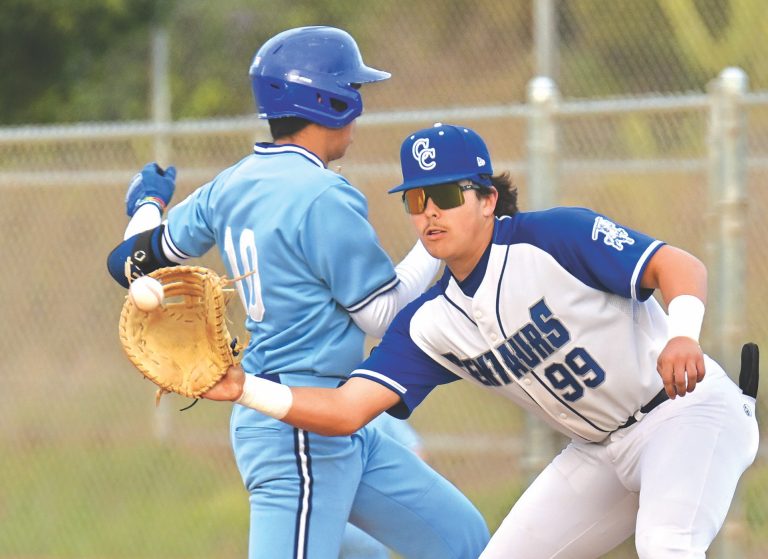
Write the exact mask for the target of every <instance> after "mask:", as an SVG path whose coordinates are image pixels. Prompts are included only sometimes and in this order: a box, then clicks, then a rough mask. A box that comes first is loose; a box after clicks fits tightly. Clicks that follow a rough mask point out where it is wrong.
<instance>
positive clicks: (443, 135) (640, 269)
mask: <svg viewBox="0 0 768 559" xmlns="http://www.w3.org/2000/svg"><path fill="white" fill-rule="evenodd" d="M401 163H402V170H403V178H404V181H403V183H402V184H401V185H399V186H397V187H396V188H394V189H392V190H391V192H398V193H402V196H403V202H404V204H405V209H406V212H407V213H408V214H409V215H410V218H411V222H412V223H413V225H414V226H415V228H416V231H417V232H418V234H419V237H420V239H421V241H422V242H423V243H424V246H425V247H426V248H427V250H428V251H429V252H430V253H431V254H432V255H434V256H436V257H439V258H442V259H443V260H444V261H445V263H446V266H447V270H446V272H445V274H444V276H443V277H442V278H441V279H440V280H439V281H438V283H437V284H436V285H435V286H433V287H432V288H431V289H429V290H428V291H427V292H426V293H425V294H424V295H422V296H421V297H420V298H418V299H417V300H416V301H414V302H413V303H411V304H410V305H408V306H407V307H406V308H405V309H404V310H403V311H401V312H400V313H399V314H398V316H397V317H396V318H395V320H394V321H393V323H392V325H391V326H390V328H389V329H388V331H387V333H386V334H385V336H384V338H383V340H382V342H381V344H380V345H379V346H378V347H377V348H376V349H375V350H374V351H373V353H372V354H371V356H370V357H369V358H368V359H367V360H366V361H364V362H363V363H362V364H361V365H360V366H359V367H358V368H357V369H356V370H355V371H354V372H353V373H352V374H351V377H350V380H349V381H347V382H346V384H344V385H343V386H342V387H340V388H338V389H335V390H327V389H326V390H318V389H291V388H288V387H286V386H281V385H276V384H273V383H269V382H268V381H267V380H263V379H258V378H256V377H253V376H252V375H249V376H247V377H243V375H242V372H241V371H239V370H238V369H237V368H236V367H232V368H230V370H229V371H228V374H227V376H226V377H225V380H224V381H223V382H221V383H219V384H218V385H216V386H214V388H213V389H211V391H210V392H209V393H207V394H206V397H210V398H214V399H237V400H238V401H240V402H241V403H244V404H246V405H248V406H251V407H254V408H256V409H263V410H266V412H267V413H270V414H272V415H273V416H274V417H280V418H282V419H283V421H286V422H289V423H291V424H294V425H298V426H301V427H303V428H305V429H309V430H313V431H318V432H323V433H325V434H329V435H331V434H344V433H349V432H353V431H355V430H357V429H359V428H360V426H361V425H363V424H365V422H366V421H368V420H369V419H370V418H371V417H373V416H375V415H376V414H377V413H380V412H382V411H385V410H386V411H388V412H389V413H390V414H392V415H395V416H397V417H407V416H408V415H409V414H410V413H411V412H412V411H413V410H414V408H416V406H418V405H419V403H421V401H422V400H423V399H424V398H425V397H426V396H427V394H429V392H430V391H431V390H432V389H433V388H435V387H436V386H438V385H440V384H445V383H448V382H452V381H455V380H458V379H466V380H469V381H470V382H473V383H477V384H480V385H482V386H484V387H486V388H488V389H489V390H493V391H494V392H497V393H498V394H499V395H501V396H504V397H506V398H509V399H510V400H511V401H513V402H515V403H516V404H518V405H520V406H522V407H523V408H524V409H526V410H528V411H529V412H530V413H532V414H534V415H536V416H538V417H540V418H541V419H543V420H544V421H546V422H547V423H548V424H549V425H551V426H552V427H553V428H554V429H556V430H558V431H560V432H561V433H564V434H565V435H567V436H568V437H570V438H571V442H570V444H569V445H568V446H567V447H566V448H565V449H564V450H563V451H562V452H561V453H560V455H559V456H557V457H556V458H555V459H554V460H553V461H552V463H551V464H549V465H548V466H547V467H546V468H545V469H544V471H543V472H542V473H541V474H540V475H539V476H538V477H537V478H536V480H535V481H534V482H533V483H532V484H531V486H530V487H529V488H528V489H527V490H526V491H525V493H524V494H523V495H522V497H521V498H520V499H519V500H518V501H517V503H516V504H515V505H514V507H513V508H512V510H511V511H510V513H509V515H508V516H507V518H506V519H505V520H504V522H503V523H502V525H501V526H500V527H499V529H498V531H497V532H496V533H495V534H494V536H493V537H492V539H491V541H490V543H489V545H488V547H487V548H486V549H485V551H484V552H483V554H482V555H481V557H482V559H501V558H509V557H524V558H526V559H538V558H555V557H557V558H563V559H566V558H567V559H577V558H592V557H598V556H600V555H602V554H604V553H606V552H607V551H609V550H610V549H612V548H613V547H615V546H616V545H617V544H619V543H620V542H622V541H624V540H625V539H626V538H628V537H629V536H630V535H632V534H633V533H634V534H635V541H636V547H637V552H638V555H639V556H640V557H641V558H643V559H650V558H653V559H659V558H673V557H680V558H682V557H685V558H694V557H695V558H703V557H704V556H705V552H706V550H707V548H708V547H709V545H710V543H711V542H712V540H713V538H714V537H715V535H716V534H717V532H718V530H719V529H720V527H721V526H722V524H723V521H724V519H725V516H726V513H727V511H728V508H729V506H730V503H731V499H732V498H733V494H734V491H735V488H736V484H737V482H738V480H739V477H740V476H741V474H742V473H743V472H744V470H745V469H746V468H747V467H748V466H749V465H750V464H751V463H752V461H753V460H754V457H755V454H756V451H757V444H758V431H757V423H756V420H755V400H754V396H755V395H756V391H751V392H750V394H746V393H742V391H741V390H740V389H739V387H738V386H736V384H734V383H733V382H732V381H731V380H730V379H729V378H728V376H727V375H726V373H725V372H724V371H723V369H722V368H721V367H720V365H718V364H717V363H716V362H715V361H714V360H712V359H711V358H710V357H708V356H707V355H705V354H704V353H702V350H701V348H700V347H699V343H698V338H699V332H700V329H701V324H702V319H703V315H704V308H705V300H706V279H707V278H706V270H705V268H704V266H703V265H702V264H701V263H700V262H699V260H697V259H696V258H695V257H693V256H691V255H690V254H688V253H686V252H684V251H682V250H680V249H678V248H675V247H672V246H670V245H667V244H665V243H663V242H661V241H659V240H656V239H653V238H651V237H649V236H647V235H644V234H642V233H640V232H637V231H634V230H632V229H629V228H627V227H623V226H621V225H619V224H617V223H616V222H614V221H612V220H611V219H609V218H608V217H606V216H603V215H600V214H598V213H595V212H593V211H591V210H588V209H585V208H554V209H550V210H545V211H537V212H519V211H518V209H517V204H516V197H517V195H516V190H515V189H514V188H513V187H512V185H511V181H510V179H509V175H508V174H501V175H493V171H492V167H491V159H490V156H489V153H488V150H487V148H486V146H485V143H484V142H483V140H482V139H481V138H480V137H479V136H478V135H477V134H476V133H475V132H473V131H472V130H470V129H468V128H464V127H457V126H443V125H436V126H435V127H433V128H427V129H424V130H419V131H418V132H415V133H413V134H412V135H410V136H409V137H408V138H407V139H406V140H405V142H404V143H403V145H402V150H401ZM655 290H658V291H659V292H660V295H661V298H662V299H663V300H664V303H665V304H666V306H667V313H665V312H664V311H663V310H662V307H661V305H660V304H659V303H658V302H657V301H656V299H654V298H653V297H651V295H652V294H653V292H654V291H655ZM755 380H756V378H755Z"/></svg>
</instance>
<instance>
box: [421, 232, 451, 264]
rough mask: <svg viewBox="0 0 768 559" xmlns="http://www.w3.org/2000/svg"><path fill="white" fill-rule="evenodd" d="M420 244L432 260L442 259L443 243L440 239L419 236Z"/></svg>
mask: <svg viewBox="0 0 768 559" xmlns="http://www.w3.org/2000/svg"><path fill="white" fill-rule="evenodd" d="M420 239H421V244H423V245H424V248H425V249H427V252H428V253H429V254H430V255H431V256H432V257H433V258H440V259H441V258H443V256H444V253H445V250H444V249H445V242H444V239H443V238H442V237H439V236H436V235H420Z"/></svg>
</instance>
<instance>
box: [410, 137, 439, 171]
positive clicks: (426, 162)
mask: <svg viewBox="0 0 768 559" xmlns="http://www.w3.org/2000/svg"><path fill="white" fill-rule="evenodd" d="M411 153H412V154H413V158H414V159H415V160H416V161H417V162H418V164H419V167H421V168H422V169H424V170H425V171H431V170H432V169H434V168H435V167H436V166H437V163H436V162H435V156H436V153H435V148H431V147H429V138H419V139H418V140H416V141H415V142H413V147H412V148H411ZM430 160H431V161H430Z"/></svg>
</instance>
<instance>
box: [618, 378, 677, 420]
mask: <svg viewBox="0 0 768 559" xmlns="http://www.w3.org/2000/svg"><path fill="white" fill-rule="evenodd" d="M667 400H669V396H667V391H666V390H664V389H663V388H662V389H661V390H660V391H659V393H658V394H656V396H654V397H653V399H651V401H650V402H648V403H647V404H645V405H644V406H643V407H641V408H640V411H639V412H637V413H635V414H634V415H631V416H629V418H628V419H627V421H626V423H624V425H619V427H618V429H624V427H629V426H630V425H634V424H635V423H637V422H638V421H640V419H642V418H643V417H644V416H645V415H646V414H648V413H650V412H651V410H653V409H654V408H655V407H656V406H658V405H659V404H663V403H664V402H666V401H667ZM638 415H639V416H640V417H639V418H638ZM618 429H617V430H618Z"/></svg>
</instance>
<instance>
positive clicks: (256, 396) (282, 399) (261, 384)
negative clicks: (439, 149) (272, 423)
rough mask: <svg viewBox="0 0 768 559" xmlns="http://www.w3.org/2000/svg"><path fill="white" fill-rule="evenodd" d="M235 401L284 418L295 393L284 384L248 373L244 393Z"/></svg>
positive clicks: (275, 416)
mask: <svg viewBox="0 0 768 559" xmlns="http://www.w3.org/2000/svg"><path fill="white" fill-rule="evenodd" d="M235 403H236V404H240V405H241V406H245V407H247V408H251V409H254V410H256V411H259V412H261V413H263V414H264V415H268V416H270V417H274V418H275V419H282V418H284V417H285V416H286V415H288V412H289V411H290V409H291V406H292V405H293V393H292V392H291V389H290V387H288V386H285V385H284V384H278V383H276V382H272V381H271V380H267V379H263V378H259V377H258V376H256V375H248V374H246V375H245V382H244V383H243V393H242V395H241V396H240V397H239V398H238V399H237V400H235Z"/></svg>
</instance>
